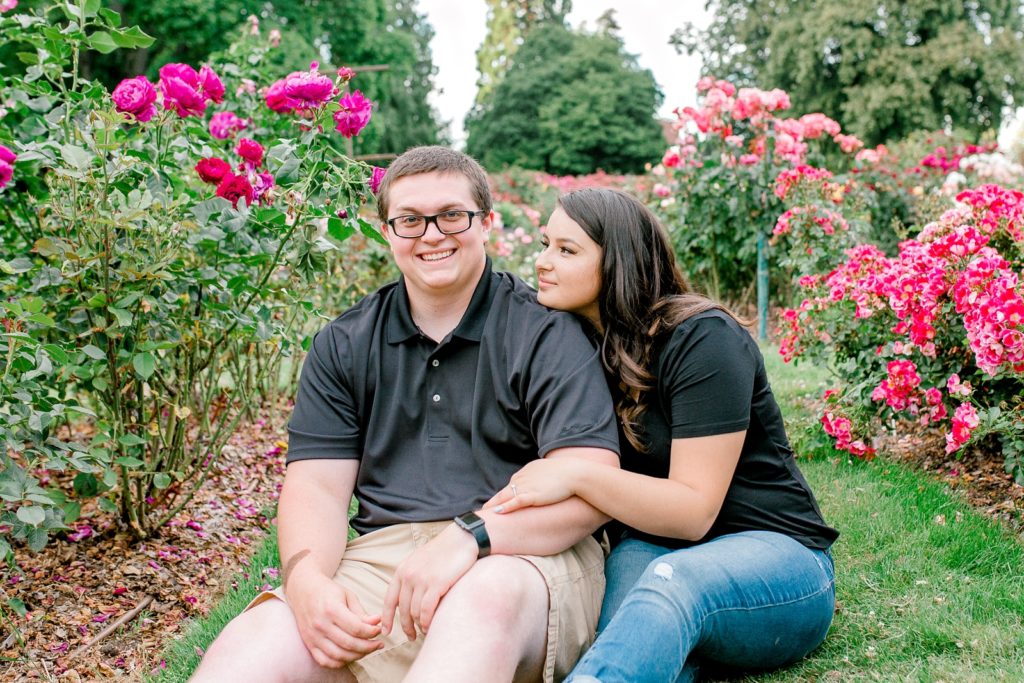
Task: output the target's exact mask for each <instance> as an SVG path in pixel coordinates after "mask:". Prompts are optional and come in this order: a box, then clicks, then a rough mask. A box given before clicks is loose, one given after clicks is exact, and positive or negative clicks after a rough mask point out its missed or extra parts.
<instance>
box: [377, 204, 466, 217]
mask: <svg viewBox="0 0 1024 683" xmlns="http://www.w3.org/2000/svg"><path fill="white" fill-rule="evenodd" d="M452 209H461V210H463V211H469V209H466V208H464V207H463V206H462V202H448V203H447V204H442V205H441V206H439V207H438V208H437V209H436V212H437V213H444V212H445V211H451V210H452ZM395 211H398V212H400V213H402V214H410V213H413V214H416V215H417V216H422V215H423V212H422V211H420V209H419V208H418V207H414V206H396V207H395Z"/></svg>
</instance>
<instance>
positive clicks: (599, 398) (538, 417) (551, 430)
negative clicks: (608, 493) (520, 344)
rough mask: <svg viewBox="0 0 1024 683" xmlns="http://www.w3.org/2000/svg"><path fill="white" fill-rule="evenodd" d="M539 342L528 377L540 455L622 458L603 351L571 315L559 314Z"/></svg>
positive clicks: (531, 412) (554, 316)
mask: <svg viewBox="0 0 1024 683" xmlns="http://www.w3.org/2000/svg"><path fill="white" fill-rule="evenodd" d="M552 318H553V319H552V320H551V322H550V324H548V325H546V326H545V327H544V328H543V330H542V331H541V332H540V334H539V335H538V337H537V338H536V340H535V343H534V345H533V348H532V350H531V354H530V360H529V366H528V371H527V373H526V377H527V386H526V396H527V405H528V406H529V411H530V427H531V430H532V431H533V434H534V437H535V438H536V440H537V445H538V450H539V455H540V456H541V457H544V456H546V455H547V454H548V453H550V452H551V451H553V450H555V449H556V448H565V447H570V446H576V447H594V448H606V449H608V450H611V451H614V452H615V453H618V452H619V438H618V432H617V428H616V419H615V410H614V406H613V405H612V398H611V394H610V393H609V392H608V384H607V383H606V382H605V379H604V370H603V369H602V367H601V361H600V358H599V357H598V352H597V349H595V348H594V346H593V344H591V343H590V341H588V340H587V338H586V335H584V334H583V330H581V329H580V327H579V324H578V323H577V322H576V321H575V320H574V319H572V318H571V317H570V316H569V314H554V315H553V316H552Z"/></svg>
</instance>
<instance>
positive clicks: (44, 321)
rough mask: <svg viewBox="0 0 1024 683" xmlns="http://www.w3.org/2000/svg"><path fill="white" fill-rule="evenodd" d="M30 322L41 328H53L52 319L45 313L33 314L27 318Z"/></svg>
mask: <svg viewBox="0 0 1024 683" xmlns="http://www.w3.org/2000/svg"><path fill="white" fill-rule="evenodd" d="M28 319H29V320H31V321H32V322H34V323H36V324H38V325H42V326H43V327H53V324H54V323H53V319H52V318H50V316H48V315H46V314H45V313H33V314H32V315H30V316H29V317H28Z"/></svg>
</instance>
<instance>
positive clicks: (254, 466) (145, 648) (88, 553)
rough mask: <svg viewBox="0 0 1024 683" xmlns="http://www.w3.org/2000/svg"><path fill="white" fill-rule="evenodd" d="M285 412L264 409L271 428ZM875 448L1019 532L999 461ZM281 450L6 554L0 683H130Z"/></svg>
mask: <svg viewBox="0 0 1024 683" xmlns="http://www.w3.org/2000/svg"><path fill="white" fill-rule="evenodd" d="M286 414H287V409H286V408H285V409H282V410H278V411H275V413H274V418H275V419H276V421H277V423H280V422H281V421H282V419H283V415H286ZM880 446H881V450H884V452H885V453H886V454H887V456H888V457H891V458H893V459H895V460H899V461H901V462H905V463H907V464H909V465H911V466H913V467H915V468H917V469H920V470H922V471H924V472H927V473H929V474H931V475H933V476H935V477H937V478H939V479H940V480H941V481H943V482H945V483H946V484H947V485H948V486H949V487H950V488H951V489H954V490H958V491H960V492H962V494H963V495H964V497H965V498H966V500H967V501H969V502H970V503H971V504H972V505H973V506H975V507H976V508H978V509H979V510H980V511H981V512H983V513H984V514H986V515H988V516H990V517H992V518H994V519H996V520H999V521H1000V522H1002V523H1005V524H1006V525H1007V526H1008V527H1009V528H1011V529H1013V530H1014V531H1015V532H1017V533H1018V534H1020V533H1022V532H1024V486H1021V485H1019V484H1017V483H1015V482H1014V481H1013V479H1012V477H1011V476H1010V475H1008V474H1007V473H1006V472H1004V471H1003V467H1002V462H1001V460H1000V459H999V458H993V457H992V456H991V455H989V456H986V455H985V454H984V453H982V452H979V451H971V452H968V453H966V454H964V455H963V456H962V457H960V458H956V457H951V456H946V455H945V452H944V442H943V440H942V437H941V435H938V434H935V433H929V432H921V433H905V434H904V435H903V436H900V437H898V438H892V439H889V440H887V441H886V442H885V443H884V444H880ZM285 448H286V445H285V443H284V431H283V428H282V427H280V426H277V427H275V426H272V421H271V419H270V418H269V417H264V419H261V420H259V421H257V422H256V423H254V424H250V425H248V426H245V427H243V428H240V429H239V430H238V431H237V433H236V434H235V436H234V437H233V438H232V439H231V441H230V443H229V444H228V446H227V447H226V448H225V450H224V453H223V455H222V456H221V460H220V462H219V463H218V465H217V466H216V468H215V469H216V471H215V474H214V475H213V476H211V478H210V481H209V482H208V483H207V485H206V486H205V487H204V488H203V489H202V490H201V491H200V492H199V494H197V496H196V497H195V499H193V501H192V502H191V503H190V504H189V506H188V507H187V508H186V509H185V510H184V511H183V512H182V513H181V514H179V515H178V516H177V517H176V518H175V519H174V520H173V521H172V523H171V524H169V525H168V526H167V527H166V528H165V529H163V530H161V532H160V534H159V536H157V537H155V538H153V539H150V540H148V541H144V542H134V541H132V539H131V537H130V536H129V535H128V534H127V533H126V532H125V531H122V530H118V527H117V524H116V520H115V519H114V518H113V517H112V516H111V515H108V514H106V513H103V512H100V511H99V510H97V509H95V507H87V508H86V509H85V510H84V511H83V515H82V519H80V520H79V521H78V522H77V523H76V524H75V532H74V533H72V534H69V535H65V537H61V538H59V539H57V540H54V541H52V542H51V544H50V545H48V546H47V547H46V548H45V549H44V550H43V551H42V552H41V553H38V554H33V553H31V552H29V551H28V550H26V549H23V548H22V549H18V551H17V553H16V555H17V564H18V567H17V568H16V569H14V570H13V571H11V570H5V571H4V572H3V573H2V574H0V601H6V600H10V599H15V598H17V599H20V600H21V601H23V602H24V603H25V605H26V607H27V609H28V613H27V614H26V615H25V617H24V618H18V619H17V623H16V624H15V625H16V627H17V630H16V631H15V632H12V629H11V625H10V624H6V623H5V624H3V625H2V629H0V657H2V658H3V659H0V680H2V681H35V680H39V681H62V682H63V681H69V682H70V681H97V680H103V681H106V680H112V679H113V680H117V679H121V680H139V679H141V678H142V676H143V675H144V674H146V673H149V672H151V671H153V670H154V668H155V667H156V666H158V664H159V656H160V653H161V651H162V649H163V648H164V647H165V646H166V645H167V644H168V643H169V642H170V640H171V639H172V638H173V637H174V636H175V635H177V634H179V632H180V631H181V629H182V628H183V627H184V625H185V623H186V620H187V619H188V618H190V617H195V616H202V615H204V614H206V613H207V611H208V610H209V609H210V608H211V607H212V606H213V605H214V604H215V603H216V602H217V600H218V599H219V597H220V596H221V595H222V594H223V593H224V592H226V591H227V590H230V589H231V587H230V586H229V585H228V583H229V582H230V580H231V576H232V575H233V574H234V573H236V572H237V571H238V570H239V569H241V568H243V567H244V566H245V565H246V564H247V562H248V557H249V555H251V553H252V552H253V550H254V549H255V547H256V546H258V545H259V543H260V542H261V541H262V540H263V538H264V537H265V535H266V532H267V529H268V527H269V525H270V524H271V521H270V520H269V519H268V518H267V516H268V515H269V514H271V511H272V509H273V506H274V504H275V502H276V499H277V495H278V493H279V491H280V486H281V482H282V480H283V475H284V451H285ZM68 536H70V538H68ZM73 539H77V540H73ZM147 601H149V602H147ZM140 607H141V609H140ZM133 612H134V613H133ZM126 617H128V620H127V621H126V622H125V623H124V625H123V627H121V628H115V629H112V630H111V629H110V626H111V625H114V624H117V622H118V620H124V619H125V618H126ZM105 631H110V632H109V633H108V634H106V635H102V634H104V632H105ZM101 635H102V637H101V638H100V639H99V640H96V638H97V637H98V636H101Z"/></svg>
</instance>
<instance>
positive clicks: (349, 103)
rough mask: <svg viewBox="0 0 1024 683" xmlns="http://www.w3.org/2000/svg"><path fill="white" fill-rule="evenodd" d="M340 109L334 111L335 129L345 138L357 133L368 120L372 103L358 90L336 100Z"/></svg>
mask: <svg viewBox="0 0 1024 683" xmlns="http://www.w3.org/2000/svg"><path fill="white" fill-rule="evenodd" d="M338 105H339V106H340V109H338V111H336V112H334V124H335V129H336V130H337V131H338V132H339V133H341V134H342V135H344V136H345V137H346V138H353V137H355V136H356V135H359V131H361V130H362V129H363V128H365V127H366V124H368V123H369V122H370V114H371V113H372V111H373V103H372V102H370V100H368V99H366V98H365V97H364V96H363V93H361V92H359V91H358V90H356V91H354V92H352V93H350V94H348V95H345V96H343V97H342V98H341V99H340V100H338Z"/></svg>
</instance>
